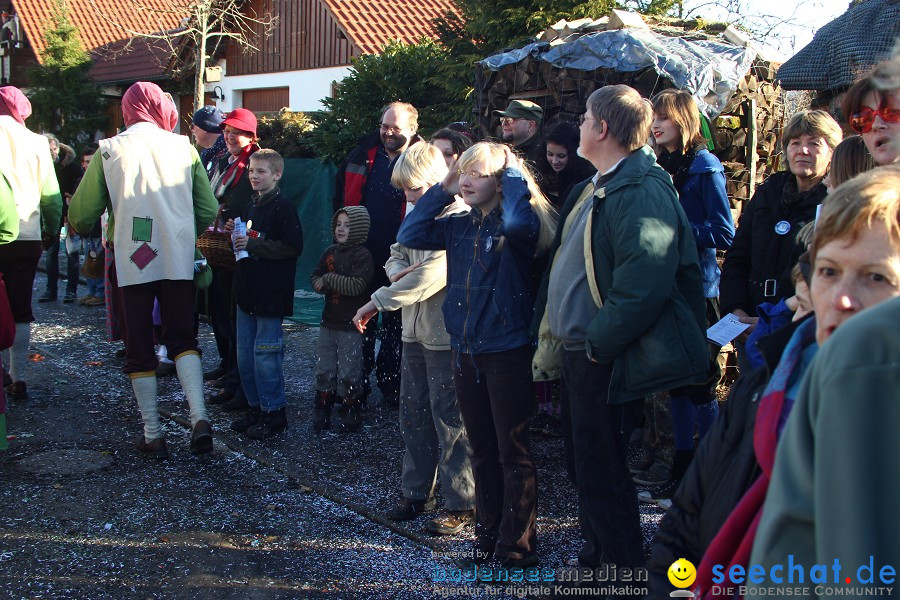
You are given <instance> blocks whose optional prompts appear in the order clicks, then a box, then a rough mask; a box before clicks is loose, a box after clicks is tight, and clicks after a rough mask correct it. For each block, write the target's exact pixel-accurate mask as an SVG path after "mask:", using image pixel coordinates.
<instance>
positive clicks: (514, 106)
mask: <svg viewBox="0 0 900 600" xmlns="http://www.w3.org/2000/svg"><path fill="white" fill-rule="evenodd" d="M494 116H495V117H509V118H511V119H528V120H529V121H537V122H538V123H540V122H541V120H542V119H543V118H544V109H543V108H541V107H540V106H538V105H537V104H535V103H534V102H529V101H528V100H513V101H512V102H510V103H509V106H507V107H506V110H495V111H494Z"/></svg>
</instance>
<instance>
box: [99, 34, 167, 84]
mask: <svg viewBox="0 0 900 600" xmlns="http://www.w3.org/2000/svg"><path fill="white" fill-rule="evenodd" d="M92 54H93V59H94V64H93V66H92V67H91V78H92V79H93V80H94V81H96V82H98V83H130V82H132V81H158V80H161V79H169V77H170V73H169V68H168V67H169V64H170V62H171V60H172V49H171V47H170V46H169V44H168V43H166V42H165V41H163V40H155V39H148V38H141V37H137V38H134V39H133V40H132V41H131V43H130V44H129V43H128V40H120V41H118V42H113V43H112V44H109V45H108V46H106V47H104V48H98V49H96V50H94V52H93V53H92Z"/></svg>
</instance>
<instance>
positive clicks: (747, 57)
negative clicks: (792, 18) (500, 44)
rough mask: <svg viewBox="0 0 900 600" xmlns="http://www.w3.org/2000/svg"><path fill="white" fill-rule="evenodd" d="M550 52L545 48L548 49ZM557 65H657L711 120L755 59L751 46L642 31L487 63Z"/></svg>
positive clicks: (528, 49) (532, 48)
mask: <svg viewBox="0 0 900 600" xmlns="http://www.w3.org/2000/svg"><path fill="white" fill-rule="evenodd" d="M544 50H546V51H544ZM529 56H530V57H531V58H533V59H534V60H539V61H544V62H548V63H550V64H551V65H553V66H554V67H557V68H560V69H562V68H566V69H578V70H581V71H595V70H597V69H614V70H616V71H619V72H626V73H627V72H633V71H639V70H641V69H645V68H647V67H653V68H654V69H655V70H656V72H657V73H659V75H660V76H661V77H665V78H667V79H669V80H671V81H672V82H673V83H674V84H675V87H677V88H678V89H684V90H688V91H689V92H691V94H692V95H693V96H694V98H695V99H696V100H697V104H698V105H699V106H700V110H702V111H703V113H704V114H705V115H706V117H707V118H709V119H713V118H715V117H716V116H718V115H719V113H721V112H722V110H723V109H724V108H725V106H726V105H727V104H728V101H729V100H730V99H731V96H732V95H733V94H734V92H735V90H736V89H737V85H738V82H739V81H740V80H741V79H743V78H744V76H746V74H747V72H748V71H749V70H750V67H751V66H752V64H753V61H754V60H755V59H756V51H755V50H753V49H752V48H740V47H738V46H734V45H732V44H728V43H723V42H717V41H711V40H686V39H682V38H677V37H669V36H665V35H661V34H658V33H654V32H652V31H649V30H644V29H616V30H612V31H599V32H597V33H591V34H586V35H582V36H579V37H577V38H576V39H574V40H573V41H571V42H567V43H564V44H559V45H557V46H552V47H551V46H549V44H547V43H545V42H541V43H533V44H528V45H527V46H524V47H523V48H519V49H517V50H512V51H510V52H504V53H502V54H497V55H494V56H490V57H488V58H486V59H484V60H482V61H480V63H479V64H481V65H482V66H483V67H485V68H487V69H490V70H492V71H498V70H500V68H501V67H503V66H506V65H510V64H516V63H518V62H520V61H522V60H523V59H525V58H526V57H529Z"/></svg>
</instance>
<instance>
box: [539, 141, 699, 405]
mask: <svg viewBox="0 0 900 600" xmlns="http://www.w3.org/2000/svg"><path fill="white" fill-rule="evenodd" d="M588 185H593V182H592V181H586V182H585V183H584V184H583V185H578V186H576V187H575V189H574V190H572V192H571V193H570V194H569V197H568V198H567V199H566V202H565V204H564V205H563V208H562V212H561V214H560V221H559V222H560V224H562V223H565V221H566V219H567V217H568V216H569V213H570V212H571V211H572V208H573V206H574V205H575V203H576V202H577V200H578V198H579V196H581V194H582V191H583V190H584V187H585V186H588ZM592 201H593V204H594V207H593V209H592V217H591V220H592V222H591V228H590V231H591V244H590V247H589V248H590V250H589V251H590V254H591V256H586V257H585V260H586V261H587V262H588V263H590V264H593V267H594V269H593V273H592V275H593V280H592V281H591V278H589V284H590V286H591V287H592V288H594V289H597V290H599V292H600V297H601V299H602V301H603V306H602V307H601V308H600V309H599V310H598V311H597V316H595V317H594V319H593V321H592V322H591V324H590V325H589V326H588V330H587V340H586V346H587V351H588V354H589V356H590V357H591V358H592V359H593V360H595V361H597V362H598V363H600V364H606V365H608V364H612V365H613V373H612V380H611V382H610V389H609V400H608V401H609V402H610V403H612V404H619V403H623V402H628V401H630V400H636V399H638V398H642V397H644V396H646V395H647V394H649V393H652V392H657V391H665V390H670V389H673V388H677V387H680V386H683V385H688V384H695V383H701V384H702V383H704V382H705V381H706V375H707V371H708V369H709V352H708V350H707V342H706V333H705V328H706V316H705V300H704V297H703V279H702V276H701V273H700V265H699V262H698V258H697V247H696V243H695V242H694V237H693V234H692V232H691V227H690V224H689V223H688V220H687V217H686V216H685V214H684V210H683V209H682V208H681V204H680V203H679V202H678V195H677V194H676V192H675V188H674V186H673V185H672V179H671V178H670V177H669V175H668V173H666V172H665V171H664V170H663V169H662V167H660V166H659V165H657V164H656V157H655V156H654V154H653V152H652V151H651V150H650V148H648V147H646V146H645V147H643V148H641V149H639V150H636V151H635V152H633V153H631V154H630V155H629V156H628V157H626V158H625V159H624V160H623V161H622V163H621V164H620V165H619V167H618V168H617V170H616V173H615V174H614V176H613V178H612V179H611V180H609V181H608V182H607V183H606V185H604V186H603V187H602V188H600V189H598V190H596V191H595V192H594V198H593V199H592ZM562 231H563V227H562V226H560V227H559V228H558V229H557V234H556V240H555V241H554V244H553V247H552V248H551V250H550V264H551V265H552V264H553V259H554V257H555V255H556V252H557V250H558V248H559V245H560V241H561V235H562ZM586 251H587V247H586ZM551 268H552V267H551ZM549 275H550V273H549V269H548V271H547V273H546V274H545V275H544V280H543V283H542V284H541V289H540V291H539V292H538V299H537V306H536V310H535V320H534V322H533V330H534V332H535V333H537V331H538V326H539V324H540V320H541V317H542V315H543V313H544V310H545V308H546V303H547V285H548V282H549V279H550V277H549ZM589 275H590V274H589Z"/></svg>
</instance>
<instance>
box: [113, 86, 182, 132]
mask: <svg viewBox="0 0 900 600" xmlns="http://www.w3.org/2000/svg"><path fill="white" fill-rule="evenodd" d="M122 116H123V117H124V119H125V126H126V127H130V126H131V125H134V124H135V123H138V122H141V121H145V122H147V123H153V124H155V125H156V126H157V127H159V128H160V129H164V130H166V131H172V130H173V129H175V125H176V124H177V123H178V113H177V112H175V105H174V104H173V103H172V100H171V99H170V98H169V97H167V96H166V94H165V92H163V91H162V90H161V89H159V86H158V85H156V84H155V83H148V82H146V81H138V82H137V83H135V84H134V85H132V86H131V87H130V88H128V91H126V92H125V95H124V96H122Z"/></svg>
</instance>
